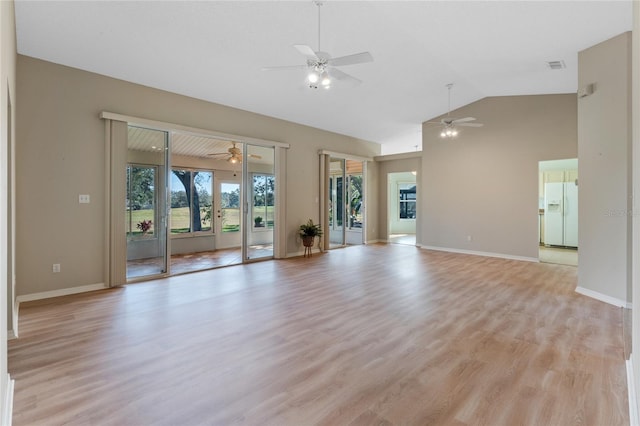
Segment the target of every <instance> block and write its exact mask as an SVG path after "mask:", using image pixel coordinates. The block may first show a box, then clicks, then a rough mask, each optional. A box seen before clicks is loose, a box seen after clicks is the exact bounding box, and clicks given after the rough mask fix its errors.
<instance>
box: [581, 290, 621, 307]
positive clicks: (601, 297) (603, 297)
mask: <svg viewBox="0 0 640 426" xmlns="http://www.w3.org/2000/svg"><path fill="white" fill-rule="evenodd" d="M576 293H579V294H582V295H583V296H587V297H590V298H592V299H596V300H599V301H601V302H605V303H608V304H610V305H613V306H618V307H620V308H626V307H627V306H628V303H627V301H626V300H622V299H618V298H615V297H611V296H607V295H606V294H602V293H598V292H597V291H593V290H589V289H588V288H584V287H580V286H578V287H576Z"/></svg>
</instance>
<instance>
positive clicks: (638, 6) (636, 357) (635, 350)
mask: <svg viewBox="0 0 640 426" xmlns="http://www.w3.org/2000/svg"><path fill="white" fill-rule="evenodd" d="M631 45H632V47H633V49H632V50H633V52H632V55H631V56H632V65H631V69H632V70H633V72H632V73H631V74H632V77H631V79H632V81H631V85H632V105H631V111H632V116H631V121H632V139H633V140H632V154H633V156H632V161H631V165H632V166H633V167H632V170H633V173H632V177H633V190H634V193H635V192H637V191H638V188H640V167H639V166H640V72H639V71H640V3H639V2H633V32H632V41H631ZM636 200H637V198H635V197H634V203H633V213H634V214H633V218H632V219H633V224H632V226H633V229H632V234H633V238H632V240H633V246H632V251H631V252H632V253H639V252H640V215H639V214H638V213H640V212H639V211H638V202H637V201H636ZM632 259H633V260H632V277H633V279H632V289H631V293H630V294H629V296H630V299H631V300H632V301H633V309H632V310H631V315H632V324H629V322H628V315H625V318H624V323H623V324H624V325H626V326H627V327H628V326H629V325H630V326H631V331H630V334H631V336H632V338H631V343H632V349H631V364H630V366H635V367H634V371H632V375H633V382H632V383H629V384H628V385H629V386H631V385H635V386H634V388H635V389H636V392H635V395H636V400H635V401H632V402H633V404H632V405H631V407H632V410H635V412H637V409H638V402H639V399H638V398H639V397H640V394H638V391H637V389H640V368H639V367H640V297H638V296H639V295H640V257H639V256H638V255H637V254H636V255H635V256H632ZM633 295H635V297H632V296H633ZM627 330H628V329H625V331H627Z"/></svg>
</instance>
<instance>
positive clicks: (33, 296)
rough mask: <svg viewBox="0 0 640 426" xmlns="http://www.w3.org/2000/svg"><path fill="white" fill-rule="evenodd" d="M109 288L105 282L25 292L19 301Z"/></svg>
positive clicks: (17, 299) (18, 298) (19, 297)
mask: <svg viewBox="0 0 640 426" xmlns="http://www.w3.org/2000/svg"><path fill="white" fill-rule="evenodd" d="M105 288H109V287H108V286H107V285H106V284H104V283H98V284H88V285H81V286H79V287H70V288H61V289H60V290H51V291H43V292H41V293H31V294H23V295H22V296H18V297H17V298H16V301H17V302H18V303H22V302H30V301H32V300H40V299H50V298H52V297H59V296H68V295H70V294H77V293H86V292H88V291H96V290H104V289H105Z"/></svg>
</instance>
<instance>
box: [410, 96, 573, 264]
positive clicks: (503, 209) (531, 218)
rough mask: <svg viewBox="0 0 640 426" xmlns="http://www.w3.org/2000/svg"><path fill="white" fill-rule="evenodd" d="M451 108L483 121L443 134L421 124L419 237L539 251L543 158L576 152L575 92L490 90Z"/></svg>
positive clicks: (428, 242) (467, 246)
mask: <svg viewBox="0 0 640 426" xmlns="http://www.w3.org/2000/svg"><path fill="white" fill-rule="evenodd" d="M451 115H452V116H453V117H456V118H462V117H467V116H471V117H476V118H477V119H478V122H481V123H484V127H482V128H461V129H460V130H461V133H460V135H459V136H458V137H457V138H456V139H450V140H443V139H441V138H440V136H439V133H440V130H441V128H440V126H437V125H430V124H426V123H425V124H423V126H422V127H423V135H422V138H423V142H422V150H423V151H422V152H423V155H422V178H421V180H420V187H421V189H420V201H419V203H420V206H421V210H420V213H419V217H420V221H421V223H422V239H421V241H422V245H423V246H425V247H433V248H438V249H445V250H456V251H471V252H476V253H485V254H494V255H504V256H510V257H516V258H527V259H537V258H538V162H539V161H541V160H554V159H563V158H575V157H576V156H577V134H576V129H577V116H576V95H575V94H566V95H539V96H510V97H494V98H485V99H482V100H480V101H477V102H475V103H473V104H470V105H467V106H465V107H463V108H460V109H458V110H455V111H453V112H452V113H451ZM468 236H470V237H471V241H468V238H467V237H468Z"/></svg>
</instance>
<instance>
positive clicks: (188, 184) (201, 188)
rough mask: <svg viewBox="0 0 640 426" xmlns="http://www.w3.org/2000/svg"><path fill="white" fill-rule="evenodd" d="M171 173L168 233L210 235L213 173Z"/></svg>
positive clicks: (191, 171)
mask: <svg viewBox="0 0 640 426" xmlns="http://www.w3.org/2000/svg"><path fill="white" fill-rule="evenodd" d="M171 172H172V173H171V233H172V234H189V233H195V232H212V229H213V228H212V226H211V223H212V221H211V219H212V213H213V212H212V195H213V171H209V170H184V169H172V170H171Z"/></svg>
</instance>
